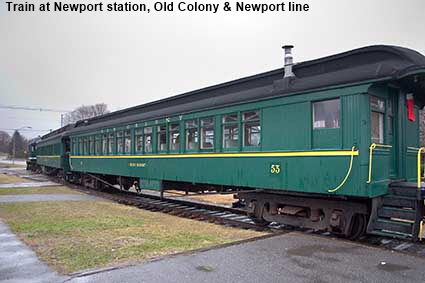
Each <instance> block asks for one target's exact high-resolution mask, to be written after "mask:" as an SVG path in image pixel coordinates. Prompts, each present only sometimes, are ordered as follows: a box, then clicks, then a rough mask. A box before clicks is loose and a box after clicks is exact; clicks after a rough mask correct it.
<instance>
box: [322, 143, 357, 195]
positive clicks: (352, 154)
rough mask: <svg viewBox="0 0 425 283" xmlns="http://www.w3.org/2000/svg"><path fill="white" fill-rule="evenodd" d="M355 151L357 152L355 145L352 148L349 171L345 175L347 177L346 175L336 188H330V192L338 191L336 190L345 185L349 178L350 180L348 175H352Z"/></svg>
mask: <svg viewBox="0 0 425 283" xmlns="http://www.w3.org/2000/svg"><path fill="white" fill-rule="evenodd" d="M355 152H356V147H355V146H353V147H352V148H351V159H350V166H349V167H348V171H347V174H346V175H345V177H344V179H343V180H342V182H341V183H340V184H339V185H338V186H337V187H336V188H335V189H329V190H328V193H334V192H336V191H338V190H339V189H340V188H341V187H342V186H344V184H345V182H347V180H348V177H349V176H350V174H351V169H352V168H353V160H354V155H355Z"/></svg>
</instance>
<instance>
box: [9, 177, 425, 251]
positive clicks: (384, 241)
mask: <svg viewBox="0 0 425 283" xmlns="http://www.w3.org/2000/svg"><path fill="white" fill-rule="evenodd" d="M16 175H17V176H19V175H20V174H16ZM21 177H24V178H26V179H31V180H34V181H37V182H39V181H40V180H41V179H40V178H41V175H35V176H31V175H25V176H21ZM43 177H45V178H47V179H48V180H51V181H54V182H57V183H60V184H63V185H66V186H68V187H71V188H74V189H77V190H79V191H82V192H84V193H87V194H90V195H94V196H98V197H101V198H105V199H108V200H111V201H114V202H117V203H120V204H124V205H130V206H135V207H138V208H141V209H146V210H150V211H157V212H163V213H168V214H172V215H176V216H179V217H185V218H190V219H196V220H200V221H207V222H211V223H216V224H221V225H227V226H232V227H236V228H241V229H250V230H256V231H267V232H270V233H289V232H293V231H300V232H304V233H306V234H308V233H311V234H315V235H320V236H324V237H335V238H340V237H338V236H337V235H335V234H333V233H330V232H320V231H313V230H312V229H305V228H299V227H292V226H287V225H273V224H271V225H269V226H266V227H263V226H260V225H258V224H256V223H255V222H253V221H252V219H251V218H249V217H248V216H246V213H245V211H244V210H243V209H238V208H231V207H226V206H221V205H214V204H208V203H204V202H197V201H188V200H182V199H175V198H167V197H165V198H163V199H161V198H160V196H157V195H152V194H137V193H134V192H131V191H130V192H129V191H119V190H112V189H111V190H108V191H98V190H94V189H90V188H86V187H83V186H82V185H79V184H73V183H69V182H66V181H64V180H63V179H59V178H56V177H51V176H44V175H43ZM341 240H343V239H341ZM356 242H357V243H359V244H365V245H369V246H374V247H379V248H384V249H389V250H394V251H397V252H403V253H408V254H413V255H416V256H425V244H424V243H413V242H410V241H407V240H400V239H391V238H386V237H382V236H373V235H365V236H364V237H362V238H361V239H359V240H357V241H356Z"/></svg>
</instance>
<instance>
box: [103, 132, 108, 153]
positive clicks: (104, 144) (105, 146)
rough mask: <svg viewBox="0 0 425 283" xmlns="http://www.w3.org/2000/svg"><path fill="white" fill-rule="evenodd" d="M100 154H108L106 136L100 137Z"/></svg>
mask: <svg viewBox="0 0 425 283" xmlns="http://www.w3.org/2000/svg"><path fill="white" fill-rule="evenodd" d="M102 152H103V154H107V153H108V136H107V135H103V137H102Z"/></svg>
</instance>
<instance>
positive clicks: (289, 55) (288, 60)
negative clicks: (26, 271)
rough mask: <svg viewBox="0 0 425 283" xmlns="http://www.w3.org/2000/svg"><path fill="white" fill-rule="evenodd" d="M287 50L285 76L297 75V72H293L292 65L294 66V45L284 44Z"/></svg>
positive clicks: (284, 48)
mask: <svg viewBox="0 0 425 283" xmlns="http://www.w3.org/2000/svg"><path fill="white" fill-rule="evenodd" d="M282 48H283V50H285V75H284V78H291V77H295V74H294V73H293V72H292V66H294V58H293V57H292V48H294V46H293V45H284V46H282Z"/></svg>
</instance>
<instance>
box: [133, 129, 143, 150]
mask: <svg viewBox="0 0 425 283" xmlns="http://www.w3.org/2000/svg"><path fill="white" fill-rule="evenodd" d="M135 141H136V152H142V151H143V132H142V129H136V131H135Z"/></svg>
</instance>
